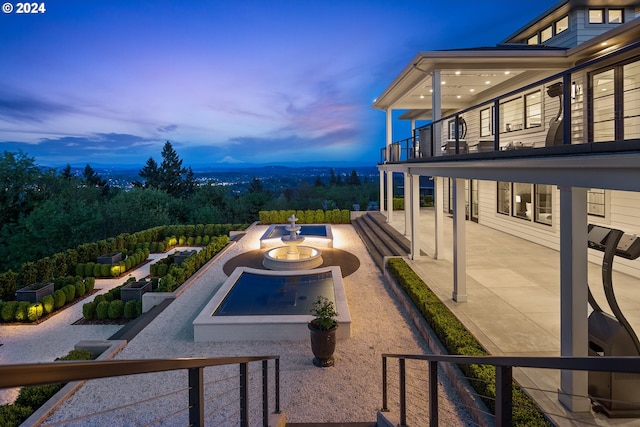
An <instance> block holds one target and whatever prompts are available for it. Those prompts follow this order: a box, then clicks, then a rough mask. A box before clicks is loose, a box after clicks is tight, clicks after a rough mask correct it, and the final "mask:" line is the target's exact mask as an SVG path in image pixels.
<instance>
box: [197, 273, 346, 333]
mask: <svg viewBox="0 0 640 427" xmlns="http://www.w3.org/2000/svg"><path fill="white" fill-rule="evenodd" d="M318 295H322V296H325V297H327V298H329V299H331V300H333V301H335V305H336V310H337V312H338V319H337V320H338V324H339V325H340V327H339V328H338V330H337V334H336V335H337V338H338V339H345V338H349V337H350V336H351V315H350V313H349V306H348V305H347V298H346V294H345V292H344V283H343V281H342V274H341V272H340V267H336V266H333V267H324V268H318V269H315V270H309V271H270V270H259V269H254V268H249V267H238V268H236V269H235V270H234V271H233V273H232V274H231V276H229V278H228V279H227V280H226V281H225V282H224V283H223V284H222V286H221V287H220V289H219V290H218V291H217V292H216V293H215V294H214V295H213V297H212V298H211V300H210V301H209V303H208V304H207V305H206V306H205V308H204V309H203V310H202V311H201V312H200V314H198V316H197V317H196V318H195V320H194V321H193V335H194V341H196V342H210V341H214V342H217V341H298V340H308V339H309V330H308V329H307V323H309V321H310V320H311V319H312V316H311V315H310V314H309V311H310V310H311V305H312V304H313V303H314V302H315V300H316V298H317V297H318Z"/></svg>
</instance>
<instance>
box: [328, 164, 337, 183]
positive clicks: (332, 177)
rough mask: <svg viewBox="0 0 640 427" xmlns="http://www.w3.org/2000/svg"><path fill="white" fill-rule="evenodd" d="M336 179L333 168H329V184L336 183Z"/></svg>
mask: <svg viewBox="0 0 640 427" xmlns="http://www.w3.org/2000/svg"><path fill="white" fill-rule="evenodd" d="M337 182H338V181H337V180H336V173H335V171H334V170H333V168H331V170H330V171H329V185H336V183H337Z"/></svg>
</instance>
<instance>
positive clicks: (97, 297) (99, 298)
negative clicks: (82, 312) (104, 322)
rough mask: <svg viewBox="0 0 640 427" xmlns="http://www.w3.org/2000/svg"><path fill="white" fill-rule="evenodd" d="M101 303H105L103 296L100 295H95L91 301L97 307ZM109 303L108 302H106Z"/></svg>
mask: <svg viewBox="0 0 640 427" xmlns="http://www.w3.org/2000/svg"><path fill="white" fill-rule="evenodd" d="M102 301H107V300H106V298H105V296H104V294H100V295H96V297H95V298H94V299H93V302H94V303H95V304H96V305H98V304H100V303H101V302H102ZM107 302H109V301H107Z"/></svg>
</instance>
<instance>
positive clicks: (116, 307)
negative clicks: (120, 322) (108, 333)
mask: <svg viewBox="0 0 640 427" xmlns="http://www.w3.org/2000/svg"><path fill="white" fill-rule="evenodd" d="M123 307H124V304H123V302H122V300H119V299H116V300H113V301H111V302H110V303H109V308H108V311H107V314H108V315H109V319H119V318H121V317H122V309H123Z"/></svg>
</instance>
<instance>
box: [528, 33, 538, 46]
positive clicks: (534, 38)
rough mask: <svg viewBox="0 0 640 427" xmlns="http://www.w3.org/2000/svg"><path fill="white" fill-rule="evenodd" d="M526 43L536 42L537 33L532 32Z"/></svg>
mask: <svg viewBox="0 0 640 427" xmlns="http://www.w3.org/2000/svg"><path fill="white" fill-rule="evenodd" d="M527 44H530V45H533V44H538V34H534V35H533V36H531V37H529V38H528V39H527Z"/></svg>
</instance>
